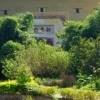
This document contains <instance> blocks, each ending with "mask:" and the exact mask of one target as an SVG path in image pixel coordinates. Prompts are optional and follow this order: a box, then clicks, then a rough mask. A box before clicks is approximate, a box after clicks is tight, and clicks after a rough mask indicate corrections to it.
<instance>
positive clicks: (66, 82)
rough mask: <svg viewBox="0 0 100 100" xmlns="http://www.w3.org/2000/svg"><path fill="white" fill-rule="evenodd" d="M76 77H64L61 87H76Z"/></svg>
mask: <svg viewBox="0 0 100 100" xmlns="http://www.w3.org/2000/svg"><path fill="white" fill-rule="evenodd" d="M75 82H76V80H75V77H74V76H73V75H65V74H63V75H62V81H61V84H60V86H61V87H71V86H73V85H75Z"/></svg>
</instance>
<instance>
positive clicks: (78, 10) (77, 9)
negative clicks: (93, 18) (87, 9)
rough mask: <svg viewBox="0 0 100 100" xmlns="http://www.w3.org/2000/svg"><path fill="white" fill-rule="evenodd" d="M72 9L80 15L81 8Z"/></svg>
mask: <svg viewBox="0 0 100 100" xmlns="http://www.w3.org/2000/svg"><path fill="white" fill-rule="evenodd" d="M74 9H75V11H76V13H80V9H82V8H74Z"/></svg>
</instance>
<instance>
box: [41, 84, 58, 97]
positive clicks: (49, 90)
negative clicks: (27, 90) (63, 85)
mask: <svg viewBox="0 0 100 100" xmlns="http://www.w3.org/2000/svg"><path fill="white" fill-rule="evenodd" d="M56 90H57V87H47V86H46V87H45V86H41V87H40V88H39V94H40V95H42V96H45V97H48V96H52V95H54V93H55V92H56Z"/></svg>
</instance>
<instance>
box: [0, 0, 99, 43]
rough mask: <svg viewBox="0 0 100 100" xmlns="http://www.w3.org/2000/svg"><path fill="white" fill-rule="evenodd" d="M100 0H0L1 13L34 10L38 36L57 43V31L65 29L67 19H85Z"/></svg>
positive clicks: (10, 13)
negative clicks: (64, 24)
mask: <svg viewBox="0 0 100 100" xmlns="http://www.w3.org/2000/svg"><path fill="white" fill-rule="evenodd" d="M99 1H100V0H9V1H8V0H0V15H1V16H3V15H14V14H16V13H24V12H27V11H28V12H32V13H33V14H34V18H35V29H34V30H35V33H36V36H37V37H38V38H39V39H41V38H47V42H48V41H49V42H51V44H52V45H56V44H57V41H58V38H57V37H56V35H55V32H56V31H62V30H63V22H64V21H65V20H76V21H77V20H84V19H85V17H86V16H88V15H89V14H91V13H92V12H93V10H94V9H95V8H96V7H97V6H98V5H99Z"/></svg>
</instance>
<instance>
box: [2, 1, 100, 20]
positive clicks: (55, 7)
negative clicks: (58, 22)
mask: <svg viewBox="0 0 100 100" xmlns="http://www.w3.org/2000/svg"><path fill="white" fill-rule="evenodd" d="M99 1H100V0H0V10H1V11H0V15H3V11H2V10H8V15H13V14H15V13H23V12H26V11H29V12H33V13H35V12H39V7H44V8H45V13H46V12H68V16H69V19H70V20H83V19H84V18H85V17H86V16H87V15H88V14H91V13H92V11H93V9H94V8H95V7H96V6H97V5H98V3H99ZM76 8H79V10H80V13H76V11H75V10H76Z"/></svg>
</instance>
